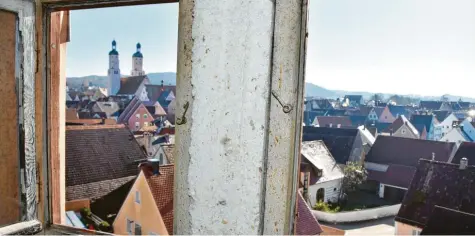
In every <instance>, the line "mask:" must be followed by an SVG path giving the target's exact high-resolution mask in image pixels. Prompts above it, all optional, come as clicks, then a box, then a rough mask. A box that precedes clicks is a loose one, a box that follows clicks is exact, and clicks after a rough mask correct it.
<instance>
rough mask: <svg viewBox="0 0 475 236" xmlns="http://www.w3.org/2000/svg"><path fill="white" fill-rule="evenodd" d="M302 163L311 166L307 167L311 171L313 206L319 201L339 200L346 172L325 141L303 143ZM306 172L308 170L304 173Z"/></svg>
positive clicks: (310, 187) (310, 198)
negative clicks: (344, 172)
mask: <svg viewBox="0 0 475 236" xmlns="http://www.w3.org/2000/svg"><path fill="white" fill-rule="evenodd" d="M302 164H303V165H306V166H310V168H308V169H307V170H308V172H310V180H309V189H308V193H309V200H310V204H311V205H312V206H313V205H315V204H316V203H317V202H318V201H324V202H336V201H338V196H339V193H340V187H341V182H342V180H343V177H344V174H343V170H342V169H341V168H340V167H339V166H338V164H337V163H336V161H335V159H334V158H333V156H332V155H331V153H330V151H328V149H327V147H326V146H325V143H323V141H308V142H303V143H302ZM308 172H307V173H308ZM305 173H306V171H304V172H303V173H302V174H303V175H305ZM301 179H302V180H303V179H304V178H301Z"/></svg>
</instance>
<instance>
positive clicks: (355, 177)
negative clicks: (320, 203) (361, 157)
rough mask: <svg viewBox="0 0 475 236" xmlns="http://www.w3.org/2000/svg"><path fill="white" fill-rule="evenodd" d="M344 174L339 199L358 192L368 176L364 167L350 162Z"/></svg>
mask: <svg viewBox="0 0 475 236" xmlns="http://www.w3.org/2000/svg"><path fill="white" fill-rule="evenodd" d="M343 173H344V174H345V177H344V178H343V181H342V183H341V188H340V197H339V199H343V198H345V196H347V195H348V193H351V192H354V191H356V190H357V189H358V186H359V185H361V184H362V183H364V182H365V181H366V178H367V175H368V172H367V171H366V169H365V168H364V166H363V165H361V164H360V163H358V162H348V163H347V164H346V166H345V169H343Z"/></svg>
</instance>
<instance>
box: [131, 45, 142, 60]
mask: <svg viewBox="0 0 475 236" xmlns="http://www.w3.org/2000/svg"><path fill="white" fill-rule="evenodd" d="M141 50H142V45H141V44H140V43H137V51H136V52H135V53H134V55H132V57H140V58H142V57H143V55H142V52H141Z"/></svg>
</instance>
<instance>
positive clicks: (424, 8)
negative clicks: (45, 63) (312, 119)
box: [67, 0, 475, 96]
mask: <svg viewBox="0 0 475 236" xmlns="http://www.w3.org/2000/svg"><path fill="white" fill-rule="evenodd" d="M309 5H310V9H309V10H310V16H309V40H308V43H309V45H308V53H307V74H306V75H307V81H308V82H312V83H315V84H317V85H320V86H323V87H326V88H329V89H338V90H350V91H370V92H384V93H400V94H418V95H441V94H443V93H450V94H455V95H464V96H473V92H472V91H473V87H475V86H474V85H475V0H450V1H449V0H310V3H309ZM177 33H178V4H175V3H174V4H162V5H146V6H134V7H126V8H125V7H118V8H103V9H94V10H81V11H73V12H72V13H71V43H69V44H68V52H67V55H68V57H67V75H68V76H84V75H91V74H96V75H106V73H107V63H108V52H109V50H110V47H111V46H110V42H111V41H112V39H116V40H117V43H118V51H119V53H120V66H121V72H122V74H129V73H130V68H131V63H132V62H131V56H132V54H133V53H134V52H135V44H136V43H137V42H139V41H140V43H141V44H142V52H143V54H144V69H145V71H146V72H166V71H176V47H177Z"/></svg>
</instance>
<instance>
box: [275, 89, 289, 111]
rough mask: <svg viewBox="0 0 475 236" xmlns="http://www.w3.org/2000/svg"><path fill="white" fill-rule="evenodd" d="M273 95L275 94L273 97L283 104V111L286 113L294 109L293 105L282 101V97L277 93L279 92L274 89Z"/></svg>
mask: <svg viewBox="0 0 475 236" xmlns="http://www.w3.org/2000/svg"><path fill="white" fill-rule="evenodd" d="M272 96H273V97H274V98H275V99H276V100H277V101H278V102H279V104H280V105H281V106H282V111H283V112H284V113H289V112H291V111H292V109H293V107H292V105H290V104H288V103H286V104H284V103H282V101H281V100H280V97H279V96H278V95H277V93H276V92H275V91H274V90H272Z"/></svg>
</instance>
